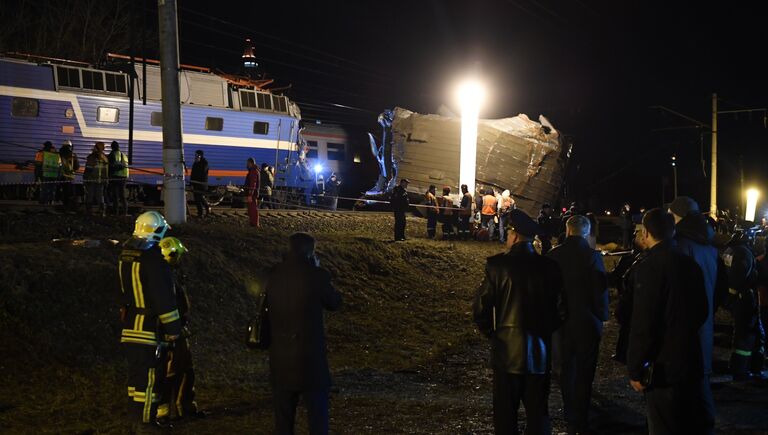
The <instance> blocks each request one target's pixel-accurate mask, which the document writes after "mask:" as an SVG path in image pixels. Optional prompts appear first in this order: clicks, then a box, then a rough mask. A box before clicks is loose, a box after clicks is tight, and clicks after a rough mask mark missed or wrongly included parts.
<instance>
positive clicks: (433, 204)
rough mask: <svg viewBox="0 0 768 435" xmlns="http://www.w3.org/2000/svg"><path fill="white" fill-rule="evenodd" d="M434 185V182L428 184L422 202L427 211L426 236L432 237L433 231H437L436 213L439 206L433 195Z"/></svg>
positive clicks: (433, 236) (433, 235) (438, 210)
mask: <svg viewBox="0 0 768 435" xmlns="http://www.w3.org/2000/svg"><path fill="white" fill-rule="evenodd" d="M435 190H436V187H435V185H434V184H430V185H429V189H427V191H426V193H424V204H425V205H426V213H427V238H428V239H434V238H435V232H436V231H437V215H438V214H439V213H440V208H439V207H438V206H437V197H435Z"/></svg>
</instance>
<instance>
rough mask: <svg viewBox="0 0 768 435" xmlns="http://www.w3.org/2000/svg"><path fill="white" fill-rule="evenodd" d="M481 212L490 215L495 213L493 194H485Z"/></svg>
mask: <svg viewBox="0 0 768 435" xmlns="http://www.w3.org/2000/svg"><path fill="white" fill-rule="evenodd" d="M481 213H482V214H484V215H491V216H492V215H495V214H496V197H494V196H493V195H485V196H484V197H483V209H482V211H481Z"/></svg>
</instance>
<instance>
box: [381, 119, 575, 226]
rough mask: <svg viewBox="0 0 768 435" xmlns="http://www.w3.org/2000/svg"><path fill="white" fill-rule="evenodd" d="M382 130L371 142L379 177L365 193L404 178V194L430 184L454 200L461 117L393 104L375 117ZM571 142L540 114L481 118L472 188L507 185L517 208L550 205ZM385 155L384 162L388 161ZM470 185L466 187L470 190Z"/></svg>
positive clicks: (558, 189) (420, 191)
mask: <svg viewBox="0 0 768 435" xmlns="http://www.w3.org/2000/svg"><path fill="white" fill-rule="evenodd" d="M379 123H380V124H381V125H382V127H383V128H384V135H383V138H382V139H381V141H379V143H380V144H381V145H379V144H377V142H376V140H375V139H374V138H373V136H371V137H370V139H371V147H372V151H373V153H374V155H375V156H376V158H377V159H378V160H379V167H380V172H381V174H380V176H379V182H378V183H377V184H376V186H375V187H374V188H373V189H371V190H370V191H369V192H368V196H369V197H380V196H385V194H386V192H387V191H389V190H391V189H392V188H393V187H394V186H395V185H396V183H397V181H398V180H400V179H403V178H408V179H409V180H410V181H411V183H410V185H409V187H408V190H409V193H413V194H414V196H415V197H417V198H418V196H419V195H421V194H423V193H424V192H425V191H426V190H427V188H428V187H429V185H431V184H434V185H436V186H438V190H440V187H442V186H448V187H450V188H451V192H452V196H453V197H454V198H457V199H458V196H459V195H460V193H459V185H458V184H459V163H460V159H461V119H460V118H458V117H451V116H441V115H432V114H426V115H424V114H419V113H414V112H411V111H409V110H406V109H402V108H399V107H398V108H395V110H394V111H385V112H384V113H382V115H381V116H379ZM570 151H571V145H570V144H569V143H567V142H565V141H564V140H563V137H562V134H561V133H560V132H559V131H558V130H557V129H555V128H554V126H552V124H551V123H550V122H549V121H548V120H547V119H546V118H545V117H543V116H541V117H539V122H536V121H532V120H530V119H529V118H528V117H527V116H526V115H524V114H521V115H518V116H515V117H511V118H503V119H481V120H480V121H479V124H478V132H477V154H476V162H477V165H476V173H475V174H476V175H475V177H476V182H477V186H476V187H477V188H480V189H482V188H495V189H496V190H498V191H499V192H501V191H503V190H505V189H509V191H510V193H511V194H512V196H513V197H514V199H515V201H516V205H517V207H518V208H521V209H523V210H524V211H526V212H527V213H529V214H531V215H535V214H538V212H539V209H540V207H541V205H542V204H544V203H550V204H554V203H556V202H557V199H558V197H559V195H560V193H561V187H562V184H563V179H564V175H565V168H566V164H567V162H568V159H569V157H570ZM387 158H389V159H390V160H389V162H388V161H387ZM474 187H475V186H469V189H470V192H473V194H474V190H475V189H474Z"/></svg>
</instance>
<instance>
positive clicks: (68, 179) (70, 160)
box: [59, 140, 80, 210]
mask: <svg viewBox="0 0 768 435" xmlns="http://www.w3.org/2000/svg"><path fill="white" fill-rule="evenodd" d="M59 157H61V202H62V203H63V204H64V208H65V209H67V210H73V209H74V206H75V198H74V197H75V185H74V184H73V183H74V181H75V174H76V173H77V171H79V170H80V161H79V160H78V159H77V154H75V152H74V151H73V150H72V142H71V141H69V140H65V141H64V144H63V145H62V146H61V149H60V150H59Z"/></svg>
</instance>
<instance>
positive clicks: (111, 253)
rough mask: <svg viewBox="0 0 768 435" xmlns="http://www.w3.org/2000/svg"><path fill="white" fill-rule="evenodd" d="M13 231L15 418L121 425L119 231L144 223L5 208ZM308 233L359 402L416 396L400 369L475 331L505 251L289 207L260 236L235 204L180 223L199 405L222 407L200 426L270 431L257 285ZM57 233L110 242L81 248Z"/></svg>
mask: <svg viewBox="0 0 768 435" xmlns="http://www.w3.org/2000/svg"><path fill="white" fill-rule="evenodd" d="M419 222H420V221H418V220H415V221H414V222H413V223H412V224H411V230H412V232H413V234H414V235H415V234H416V233H418V232H420V231H421V230H423V229H422V228H421V225H419V227H418V228H414V225H415V224H417V223H419ZM0 229H2V231H3V233H2V243H0V295H2V297H1V298H0V340H1V341H2V343H3V346H2V351H0V367H2V369H0V383H2V385H4V386H6V387H7V388H3V389H2V392H0V422H1V423H2V424H1V425H2V426H5V427H8V428H10V429H11V430H20V431H24V428H35V430H42V431H46V430H49V431H51V432H58V431H60V430H65V431H72V432H78V431H84V430H89V429H96V430H99V431H105V432H113V431H114V432H119V431H120V427H121V426H120V425H121V422H120V416H121V415H122V414H123V413H124V412H123V410H122V406H123V404H124V397H125V393H124V382H123V373H124V369H125V367H124V362H123V359H122V355H121V353H120V347H119V345H118V337H119V331H120V325H119V322H118V314H117V313H118V303H117V300H118V299H117V298H118V295H119V293H120V288H119V283H118V277H117V269H116V256H117V254H118V252H119V249H120V248H119V245H112V244H111V243H110V242H108V240H110V239H113V240H119V241H122V240H124V239H125V238H126V237H127V236H128V235H129V234H130V231H131V229H132V221H131V220H130V219H127V218H117V219H113V218H95V219H93V220H90V219H85V218H81V217H78V216H73V215H58V214H49V213H44V212H36V213H29V212H5V213H0ZM293 231H308V232H310V233H312V234H314V235H315V236H316V237H317V238H318V253H319V257H320V260H321V263H322V265H323V266H324V267H326V268H327V269H329V270H330V271H331V273H332V275H333V278H334V283H335V284H336V286H337V287H338V288H339V290H340V291H341V292H342V294H343V296H344V307H343V309H342V311H341V312H340V313H334V314H330V315H328V316H327V319H328V321H327V329H328V335H329V355H330V364H331V367H332V368H333V371H334V373H335V375H336V377H337V378H339V381H340V382H337V385H339V387H338V388H339V389H344V388H346V387H345V386H344V385H343V384H344V383H345V381H346V383H347V384H348V386H349V388H350V389H351V391H352V392H351V393H350V394H352V396H355V397H357V399H355V400H352V399H350V401H351V402H355V401H357V400H360V401H361V402H362V403H365V402H366V401H367V400H372V399H370V398H366V397H362V396H365V395H366V394H365V392H366V391H368V392H370V390H374V389H376V387H375V385H374V384H376V383H377V382H380V384H381V385H380V387H381V393H382V394H383V396H385V397H386V398H387V400H392V401H396V400H399V399H402V398H405V397H407V392H403V391H400V387H399V385H400V384H402V383H403V380H402V379H394V378H392V379H387V377H390V378H391V377H392V376H395V377H403V376H405V377H408V376H415V375H416V374H419V373H425V372H427V371H428V370H429V367H430V366H431V365H432V364H434V362H435V361H437V360H439V359H440V358H441V357H442V356H443V355H444V354H445V353H446V352H447V351H449V350H450V349H454V348H456V347H457V346H464V345H466V343H467V342H470V341H473V340H475V339H476V337H475V335H474V333H473V328H472V325H471V322H470V321H469V316H468V309H469V304H470V298H471V293H472V290H473V289H474V287H475V282H476V280H477V279H478V277H479V276H481V273H482V263H483V261H484V257H485V256H486V255H491V254H493V253H495V252H498V251H500V250H501V247H500V245H493V246H491V245H488V244H485V245H478V244H475V243H470V244H448V243H442V242H439V241H424V240H415V241H410V242H404V243H393V242H391V241H390V238H391V236H390V233H391V217H390V216H389V215H370V216H352V215H345V214H322V213H311V214H307V213H289V212H285V213H275V214H271V215H269V216H266V217H264V218H263V227H262V228H261V229H259V230H255V229H252V228H250V227H248V226H246V225H245V219H244V218H243V217H241V216H239V213H235V212H233V213H232V214H231V215H229V216H218V217H214V218H213V219H211V220H207V221H204V222H200V221H191V222H190V223H189V224H188V225H185V226H184V227H183V228H179V229H174V230H173V231H172V232H171V233H172V234H173V235H174V236H177V237H179V238H180V239H181V240H182V241H183V242H184V243H185V244H186V245H187V246H188V247H189V249H190V254H189V255H188V256H187V258H186V259H185V263H184V265H183V269H182V271H183V274H184V282H185V285H186V287H187V290H188V292H189V295H190V298H191V300H192V310H193V315H192V325H191V326H192V331H193V333H194V334H195V335H194V337H193V340H192V341H193V346H194V349H193V351H194V356H195V363H196V367H197V369H198V373H199V380H198V391H199V399H200V400H199V401H200V402H201V404H202V405H204V406H205V407H207V408H212V409H213V410H214V411H216V412H215V413H214V415H213V416H212V418H211V419H210V421H206V422H204V423H200V424H198V425H197V426H195V429H194V430H192V428H191V427H190V428H189V430H191V431H192V432H197V431H198V430H202V431H207V430H208V429H210V430H212V431H213V432H216V431H215V430H213V428H214V427H227V426H228V425H229V424H232V425H233V426H232V428H233V430H234V431H235V432H243V431H247V430H250V431H253V430H256V431H257V432H259V433H262V432H269V428H270V427H271V421H270V420H271V419H270V412H269V411H270V409H269V402H268V396H269V392H268V387H267V384H266V356H265V355H264V354H263V353H261V352H254V351H248V350H246V349H245V348H244V346H243V328H244V326H245V325H246V323H247V319H248V318H249V316H250V315H251V314H252V313H253V308H254V302H253V297H252V294H251V293H253V292H256V291H258V287H259V282H260V276H261V275H263V273H264V271H265V270H266V269H268V268H269V267H270V266H271V265H273V264H274V263H276V262H277V261H279V259H280V257H281V254H282V252H283V251H284V249H285V244H286V238H287V235H288V234H290V233H291V232H293ZM55 238H75V239H82V238H88V239H94V240H99V241H100V244H99V246H95V247H82V246H71V244H70V243H69V242H52V240H53V239H55ZM393 379H394V384H392V382H393ZM388 390H389V391H388ZM336 391H337V392H338V391H339V390H336ZM403 394H405V396H403ZM377 395H378V393H377ZM336 400H337V399H334V402H335V401H336ZM376 400H378V399H376ZM376 400H373V403H376ZM334 407H335V404H334ZM376 407H378V405H376ZM351 411H352V412H355V411H354V410H351ZM357 412H360V413H361V414H366V413H367V411H365V412H363V411H357ZM217 414H218V417H217ZM335 414H336V413H335ZM43 416H45V419H44V420H41V417H43ZM339 418H340V417H339ZM243 419H244V421H241V420H243ZM229 420H232V421H231V422H229V423H227V422H228V421H229ZM334 420H335V421H336V420H337V417H334ZM382 420H387V418H384V417H383V416H382ZM214 422H215V423H217V424H215V423H214ZM380 422H381V420H380ZM358 423H359V422H358ZM358 423H355V424H354V425H352V427H354V426H355V425H356V424H358ZM385 424H387V425H393V426H388V427H391V428H394V427H398V426H397V425H398V424H400V423H398V422H397V421H396V419H389V422H386V423H385ZM222 425H223V426H222ZM345 426H347V423H344V422H340V426H337V428H338V429H339V430H341V429H343V428H344V427H345ZM363 427H365V424H364V425H363ZM375 427H377V426H375V425H374V426H371V429H372V430H373V428H375ZM206 428H207V429H206ZM181 429H183V427H181ZM344 432H346V430H344ZM353 432H354V431H351V432H347V433H353Z"/></svg>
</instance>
